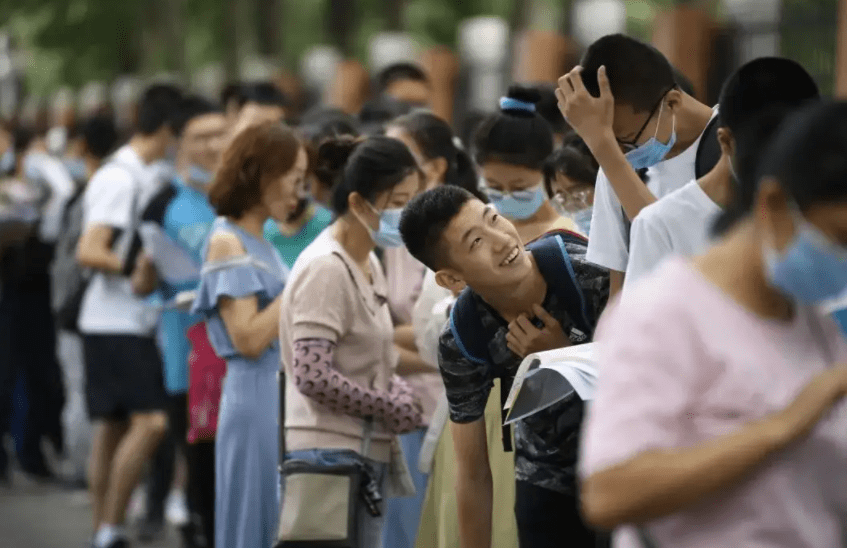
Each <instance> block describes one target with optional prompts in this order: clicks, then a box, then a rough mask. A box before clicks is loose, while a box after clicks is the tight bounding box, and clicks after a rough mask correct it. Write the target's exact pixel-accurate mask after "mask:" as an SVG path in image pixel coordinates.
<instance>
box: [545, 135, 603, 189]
mask: <svg viewBox="0 0 847 548" xmlns="http://www.w3.org/2000/svg"><path fill="white" fill-rule="evenodd" d="M598 171H600V165H599V164H598V163H597V160H596V159H595V158H594V155H593V154H591V150H589V148H588V145H586V144H585V141H583V140H582V138H580V137H579V136H576V135H574V136H571V137H569V138H568V139H567V140H566V141H565V142H564V143H562V146H560V147H559V148H557V149H556V150H555V151H553V154H551V155H550V156H549V157H548V158H547V161H546V162H544V189H545V190H546V191H547V195H548V196H549V197H551V198H552V197H553V182H554V181H555V180H556V174H557V173H561V174H563V175H564V176H565V177H568V178H569V179H573V180H574V181H577V182H579V183H582V184H585V185H590V186H592V187H593V186H594V184H595V183H596V181H597V172H598Z"/></svg>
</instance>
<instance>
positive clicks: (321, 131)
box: [299, 107, 359, 146]
mask: <svg viewBox="0 0 847 548" xmlns="http://www.w3.org/2000/svg"><path fill="white" fill-rule="evenodd" d="M299 132H300V135H301V136H302V137H303V139H304V140H305V141H307V142H310V143H312V144H314V145H316V146H317V145H320V143H321V142H322V141H324V140H325V139H330V138H333V137H339V136H341V135H350V136H352V137H358V136H359V122H358V121H357V120H356V119H355V118H354V117H352V116H350V115H349V114H347V113H346V112H344V111H343V110H341V109H339V108H334V107H318V108H314V109H312V110H309V111H308V112H306V114H304V115H303V118H302V119H301V120H300V127H299Z"/></svg>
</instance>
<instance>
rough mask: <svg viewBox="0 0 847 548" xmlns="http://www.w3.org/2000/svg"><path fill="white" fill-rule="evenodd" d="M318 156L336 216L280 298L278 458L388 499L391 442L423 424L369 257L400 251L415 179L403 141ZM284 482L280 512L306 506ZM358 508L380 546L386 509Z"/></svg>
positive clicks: (327, 149)
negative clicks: (353, 469) (358, 473)
mask: <svg viewBox="0 0 847 548" xmlns="http://www.w3.org/2000/svg"><path fill="white" fill-rule="evenodd" d="M317 156H318V158H317V165H319V166H324V168H325V169H328V168H329V166H335V170H336V177H335V179H336V183H335V189H334V194H333V209H334V210H335V214H336V215H337V218H336V220H335V222H333V224H331V225H330V226H329V227H327V228H326V229H325V230H324V231H323V232H322V233H321V234H320V235H319V236H318V237H317V238H316V239H315V241H313V242H312V243H311V244H310V245H309V247H307V248H306V249H305V250H304V251H303V253H301V254H300V257H298V259H297V261H296V262H295V264H294V268H293V270H292V272H291V276H290V277H289V279H288V285H287V286H286V290H285V292H284V293H283V298H282V314H281V317H280V345H281V348H282V363H283V367H284V369H285V375H286V388H285V444H286V448H287V449H286V450H287V455H286V459H288V460H292V459H296V460H302V461H306V462H309V463H311V464H314V465H318V466H321V465H326V466H332V465H342V464H348V465H352V464H360V465H363V466H365V467H366V468H367V470H368V471H369V472H368V473H369V475H370V477H371V479H372V480H373V484H374V485H375V486H376V487H377V490H378V491H379V492H380V493H382V495H383V497H384V498H389V496H390V495H391V493H387V492H386V485H387V483H386V482H387V478H388V475H389V473H391V470H390V467H389V462H391V461H392V455H393V456H394V458H395V459H396V458H398V455H399V453H400V445H399V440H398V439H397V435H398V434H404V433H407V432H412V431H414V430H417V429H418V428H420V425H421V422H422V417H421V410H420V406H419V404H418V402H417V400H416V398H415V395H414V392H413V390H412V388H410V386H409V385H408V384H407V383H406V382H405V381H404V380H403V379H402V378H401V377H400V376H398V375H397V374H396V372H397V362H398V354H397V350H396V348H395V344H394V324H393V322H392V318H391V312H390V311H389V306H388V297H387V296H388V284H387V282H386V278H385V274H384V273H383V269H382V265H381V264H380V262H379V260H378V259H377V257H376V254H375V253H374V250H375V249H376V247H377V246H381V247H395V246H397V245H403V243H402V239H401V237H400V233H399V221H400V212H401V211H402V209H403V207H405V205H406V203H407V202H408V201H409V200H410V199H411V198H412V197H414V196H415V195H416V194H417V193H418V191H419V189H420V187H421V185H422V182H423V176H422V174H421V171H420V168H419V167H418V164H417V162H416V161H415V158H414V157H413V156H412V154H411V153H410V152H409V150H408V148H406V145H404V144H403V143H402V142H400V141H398V140H396V139H390V138H388V137H369V138H367V139H363V140H362V139H358V140H357V139H352V138H338V139H334V140H329V141H326V142H324V143H323V144H322V145H321V146H320V148H319V149H318V154H317ZM395 462H396V461H395ZM284 484H285V481H283V502H282V505H283V512H284V513H286V514H291V515H297V514H298V513H301V512H311V511H313V509H312V508H309V507H307V502H306V501H305V500H304V499H303V498H302V497H301V496H299V495H298V494H296V492H295V491H294V490H292V491H289V492H286V486H285V485H284ZM286 505H293V506H294V507H295V508H292V507H291V506H286ZM301 506H302V507H301ZM355 512H356V516H357V517H356V520H357V526H358V532H359V535H360V538H359V541H360V545H361V546H372V547H374V548H379V547H380V546H381V545H382V540H381V537H382V528H383V523H384V520H385V513H384V512H383V513H382V514H381V515H379V516H375V515H373V514H372V513H370V512H369V511H368V506H367V504H366V501H364V500H358V501H356V509H355Z"/></svg>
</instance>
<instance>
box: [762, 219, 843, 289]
mask: <svg viewBox="0 0 847 548" xmlns="http://www.w3.org/2000/svg"><path fill="white" fill-rule="evenodd" d="M795 225H796V226H797V229H796V234H795V236H794V239H793V240H792V241H791V243H789V244H788V247H787V248H786V249H785V250H784V251H783V252H782V253H780V252H778V251H777V250H776V249H774V248H773V246H772V245H767V246H766V247H765V249H764V259H765V276H766V278H767V280H768V282H769V283H770V284H771V285H772V286H774V287H776V288H777V289H779V290H780V291H782V292H783V293H784V294H785V295H787V296H789V297H791V298H792V299H794V300H795V301H797V302H799V303H802V304H818V303H820V302H822V301H826V300H828V299H832V298H835V297H838V296H839V295H841V294H842V293H843V292H844V290H845V289H847V248H846V247H844V246H841V245H838V244H836V243H834V242H832V241H831V240H830V239H829V238H828V237H827V236H826V235H825V234H823V233H822V232H821V231H820V230H818V229H817V228H816V227H815V226H814V225H812V224H811V223H809V222H808V221H807V220H806V219H804V218H803V217H802V216H801V215H800V214H799V213H798V214H797V215H796V221H795Z"/></svg>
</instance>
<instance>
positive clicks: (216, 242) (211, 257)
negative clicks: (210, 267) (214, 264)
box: [206, 230, 247, 262]
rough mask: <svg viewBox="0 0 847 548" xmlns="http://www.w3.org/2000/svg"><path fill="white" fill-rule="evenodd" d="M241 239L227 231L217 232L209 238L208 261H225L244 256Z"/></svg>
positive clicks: (245, 252) (244, 251)
mask: <svg viewBox="0 0 847 548" xmlns="http://www.w3.org/2000/svg"><path fill="white" fill-rule="evenodd" d="M246 254H247V251H246V250H245V249H244V244H243V243H242V242H241V239H240V238H239V237H238V236H236V235H235V234H234V233H233V232H230V231H229V230H217V231H215V232H213V233H212V235H211V236H210V237H209V251H208V254H207V256H206V260H208V261H210V262H211V261H225V260H227V259H233V258H236V257H241V256H243V255H246Z"/></svg>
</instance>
